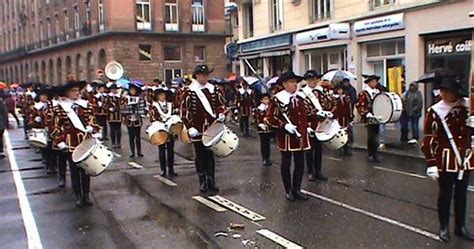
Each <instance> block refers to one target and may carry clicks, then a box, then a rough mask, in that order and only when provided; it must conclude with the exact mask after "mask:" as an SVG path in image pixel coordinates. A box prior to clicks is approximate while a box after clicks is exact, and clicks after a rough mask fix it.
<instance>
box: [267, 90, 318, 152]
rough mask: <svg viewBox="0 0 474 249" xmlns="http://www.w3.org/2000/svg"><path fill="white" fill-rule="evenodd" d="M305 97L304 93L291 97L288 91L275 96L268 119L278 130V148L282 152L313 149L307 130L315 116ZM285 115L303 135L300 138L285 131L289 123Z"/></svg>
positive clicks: (297, 93)
mask: <svg viewBox="0 0 474 249" xmlns="http://www.w3.org/2000/svg"><path fill="white" fill-rule="evenodd" d="M305 97H306V96H305V95H304V94H303V93H302V92H296V93H295V94H294V95H291V94H290V93H289V92H287V91H286V90H282V91H280V92H278V93H277V94H275V96H274V97H273V99H272V102H271V103H270V106H269V108H268V112H267V119H268V123H269V124H270V125H271V126H272V127H273V128H275V129H277V139H278V142H277V147H278V149H279V150H280V151H305V150H309V149H310V148H311V145H310V140H309V135H308V132H307V128H308V124H312V123H314V122H315V120H314V117H315V115H314V112H312V111H311V109H310V107H308V106H307V103H306V102H305ZM284 115H286V116H287V117H288V118H289V120H290V121H291V123H292V124H293V125H295V126H296V127H297V130H298V132H299V133H300V134H301V137H300V138H298V137H297V136H296V135H294V134H289V133H288V132H287V131H286V130H285V125H286V124H287V123H288V121H287V119H286V118H285V117H284Z"/></svg>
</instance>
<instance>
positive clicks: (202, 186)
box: [199, 183, 207, 193]
mask: <svg viewBox="0 0 474 249" xmlns="http://www.w3.org/2000/svg"><path fill="white" fill-rule="evenodd" d="M199 192H201V193H207V185H206V184H205V183H201V185H199Z"/></svg>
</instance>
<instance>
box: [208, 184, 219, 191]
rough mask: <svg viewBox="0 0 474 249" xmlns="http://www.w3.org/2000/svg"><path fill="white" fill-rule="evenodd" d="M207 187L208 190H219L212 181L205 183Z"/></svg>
mask: <svg viewBox="0 0 474 249" xmlns="http://www.w3.org/2000/svg"><path fill="white" fill-rule="evenodd" d="M207 188H208V189H209V190H210V191H213V192H219V187H217V186H216V184H215V183H213V184H210V183H208V184H207Z"/></svg>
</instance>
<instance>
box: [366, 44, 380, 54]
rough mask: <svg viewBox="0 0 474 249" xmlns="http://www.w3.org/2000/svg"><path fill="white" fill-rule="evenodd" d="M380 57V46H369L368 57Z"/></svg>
mask: <svg viewBox="0 0 474 249" xmlns="http://www.w3.org/2000/svg"><path fill="white" fill-rule="evenodd" d="M377 56H380V44H379V43H377V44H367V57H377Z"/></svg>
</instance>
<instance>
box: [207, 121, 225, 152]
mask: <svg viewBox="0 0 474 249" xmlns="http://www.w3.org/2000/svg"><path fill="white" fill-rule="evenodd" d="M225 131H226V127H225V126H224V124H222V123H214V124H212V125H211V126H209V128H207V130H206V131H205V132H204V133H203V134H202V144H203V145H204V146H205V147H211V146H213V145H215V144H216V143H218V142H219V141H220V140H221V139H222V136H223V135H224V133H225Z"/></svg>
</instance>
